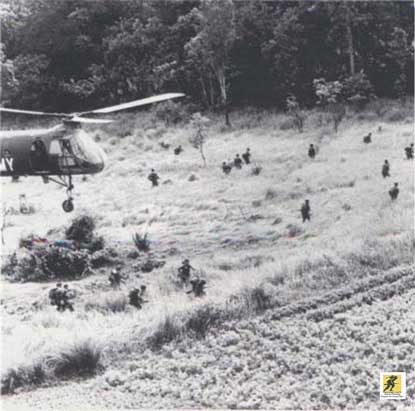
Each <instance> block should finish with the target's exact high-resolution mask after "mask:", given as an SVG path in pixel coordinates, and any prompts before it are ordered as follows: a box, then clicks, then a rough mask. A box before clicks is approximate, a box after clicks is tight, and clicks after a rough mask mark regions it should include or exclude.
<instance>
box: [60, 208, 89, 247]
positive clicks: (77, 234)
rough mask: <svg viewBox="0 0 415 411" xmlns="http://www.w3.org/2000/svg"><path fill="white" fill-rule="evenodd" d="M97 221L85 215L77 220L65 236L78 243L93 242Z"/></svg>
mask: <svg viewBox="0 0 415 411" xmlns="http://www.w3.org/2000/svg"><path fill="white" fill-rule="evenodd" d="M94 230H95V221H94V219H93V218H92V217H91V216H88V215H83V216H80V217H77V218H75V219H74V220H73V221H72V224H71V225H70V226H69V227H68V228H67V230H66V232H65V234H66V238H67V239H68V240H74V241H78V242H88V241H91V240H92V238H93V236H94Z"/></svg>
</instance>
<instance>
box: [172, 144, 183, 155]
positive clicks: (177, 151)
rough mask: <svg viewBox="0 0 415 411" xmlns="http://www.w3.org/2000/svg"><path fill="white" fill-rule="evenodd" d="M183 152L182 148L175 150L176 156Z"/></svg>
mask: <svg viewBox="0 0 415 411" xmlns="http://www.w3.org/2000/svg"><path fill="white" fill-rule="evenodd" d="M182 151H183V148H182V146H179V147H176V148H175V149H174V154H176V156H178V155H179V154H180V153H181V152H182Z"/></svg>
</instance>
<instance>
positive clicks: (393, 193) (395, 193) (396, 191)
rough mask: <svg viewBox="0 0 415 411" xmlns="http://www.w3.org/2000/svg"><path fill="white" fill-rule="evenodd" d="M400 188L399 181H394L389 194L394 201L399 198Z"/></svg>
mask: <svg viewBox="0 0 415 411" xmlns="http://www.w3.org/2000/svg"><path fill="white" fill-rule="evenodd" d="M398 194H399V188H398V183H394V185H393V187H392V188H391V189H390V190H389V195H390V198H391V200H392V201H394V200H396V199H397V198H398Z"/></svg>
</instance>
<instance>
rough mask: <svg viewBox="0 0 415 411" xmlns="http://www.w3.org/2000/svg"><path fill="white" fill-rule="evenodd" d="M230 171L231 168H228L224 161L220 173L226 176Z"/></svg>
mask: <svg viewBox="0 0 415 411" xmlns="http://www.w3.org/2000/svg"><path fill="white" fill-rule="evenodd" d="M231 170H232V166H230V165H229V164H228V163H227V162H226V161H224V162H223V163H222V171H223V172H224V173H225V174H226V175H228V174H229V173H230V172H231Z"/></svg>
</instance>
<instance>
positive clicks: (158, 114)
mask: <svg viewBox="0 0 415 411" xmlns="http://www.w3.org/2000/svg"><path fill="white" fill-rule="evenodd" d="M153 113H154V117H155V118H156V119H157V120H161V121H164V123H165V124H166V126H170V125H171V124H177V123H179V122H182V121H186V120H187V119H188V118H189V113H188V112H187V110H186V108H185V107H184V106H183V104H181V103H176V102H174V101H171V100H170V101H166V102H164V103H160V104H157V105H156V106H155V107H154V109H153Z"/></svg>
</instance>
